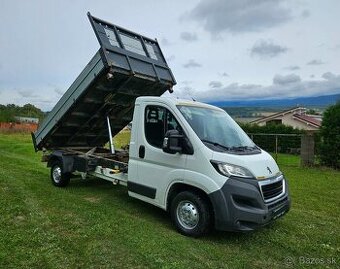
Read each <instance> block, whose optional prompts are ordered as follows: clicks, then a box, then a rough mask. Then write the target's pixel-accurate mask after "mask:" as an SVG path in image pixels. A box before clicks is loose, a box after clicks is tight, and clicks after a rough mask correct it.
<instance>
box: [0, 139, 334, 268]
mask: <svg viewBox="0 0 340 269" xmlns="http://www.w3.org/2000/svg"><path fill="white" fill-rule="evenodd" d="M123 140H124V139H123ZM120 143H121V144H123V142H122V141H121V142H120ZM281 157H282V158H281ZM279 165H280V167H281V169H282V170H283V171H284V173H285V174H286V176H287V177H288V179H289V180H290V182H289V183H290V190H291V195H292V200H293V204H292V209H291V211H290V212H289V213H288V214H287V215H286V216H285V217H284V218H282V219H279V220H278V221H276V222H275V223H274V224H272V225H270V226H268V227H265V228H263V229H261V230H259V231H256V232H253V233H247V234H241V233H228V232H216V231H215V232H213V233H211V234H209V235H208V236H206V237H203V238H200V239H193V238H188V237H185V236H182V235H180V234H178V233H177V232H176V231H175V229H174V228H173V226H172V225H171V222H170V219H169V217H168V215H167V214H166V213H165V212H163V211H162V210H160V209H158V208H155V207H153V206H150V205H148V204H145V203H143V202H140V201H138V200H134V199H132V198H130V197H128V195H127V190H126V188H124V187H121V186H113V185H112V184H110V183H109V182H106V181H102V180H99V179H87V180H81V179H74V180H73V181H71V183H70V185H69V186H68V187H66V188H56V187H53V186H52V184H51V183H50V179H49V170H48V169H47V168H46V167H45V164H44V163H41V162H40V154H39V153H34V150H33V146H32V144H31V141H30V137H29V135H20V134H16V135H6V134H0V268H339V266H340V259H339V256H340V255H339V254H340V246H339V234H340V229H339V228H340V217H339V206H340V203H339V197H340V172H337V171H334V170H330V169H321V168H300V167H298V159H297V157H291V156H280V158H279ZM332 258H333V260H332ZM307 262H308V263H307ZM334 262H336V264H335V263H334ZM309 263H313V264H309ZM314 263H316V264H314Z"/></svg>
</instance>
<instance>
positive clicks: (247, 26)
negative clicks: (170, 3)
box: [186, 0, 292, 34]
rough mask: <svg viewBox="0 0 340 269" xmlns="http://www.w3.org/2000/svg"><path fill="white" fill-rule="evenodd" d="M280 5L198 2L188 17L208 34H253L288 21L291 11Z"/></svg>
mask: <svg viewBox="0 0 340 269" xmlns="http://www.w3.org/2000/svg"><path fill="white" fill-rule="evenodd" d="M283 3H284V1H281V0H277V1H270V0H257V1H254V0H228V1H226V0H201V1H200V2H199V3H198V4H197V6H196V7H195V8H193V9H192V10H191V12H190V13H189V14H187V15H186V16H188V17H189V18H190V19H193V20H196V21H198V22H199V23H201V24H202V25H203V27H204V29H205V30H207V31H208V32H210V33H212V34H219V33H222V32H231V33H242V32H256V31H262V30H264V29H267V28H272V27H275V26H278V25H280V24H283V23H285V22H287V21H289V20H290V19H291V18H292V16H291V10H290V9H289V8H286V7H285V6H284V4H283Z"/></svg>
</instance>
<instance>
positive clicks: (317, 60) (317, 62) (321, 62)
mask: <svg viewBox="0 0 340 269" xmlns="http://www.w3.org/2000/svg"><path fill="white" fill-rule="evenodd" d="M321 64H324V62H323V61H321V60H319V59H314V60H311V61H310V62H308V63H307V65H321Z"/></svg>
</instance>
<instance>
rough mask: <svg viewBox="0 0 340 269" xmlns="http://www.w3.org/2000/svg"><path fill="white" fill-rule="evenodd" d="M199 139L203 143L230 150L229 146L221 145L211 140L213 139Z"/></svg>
mask: <svg viewBox="0 0 340 269" xmlns="http://www.w3.org/2000/svg"><path fill="white" fill-rule="evenodd" d="M201 141H202V142H204V143H208V144H211V145H214V146H215V147H220V148H222V149H224V150H230V148H229V147H227V146H224V145H221V144H219V143H217V142H213V141H210V140H206V139H201Z"/></svg>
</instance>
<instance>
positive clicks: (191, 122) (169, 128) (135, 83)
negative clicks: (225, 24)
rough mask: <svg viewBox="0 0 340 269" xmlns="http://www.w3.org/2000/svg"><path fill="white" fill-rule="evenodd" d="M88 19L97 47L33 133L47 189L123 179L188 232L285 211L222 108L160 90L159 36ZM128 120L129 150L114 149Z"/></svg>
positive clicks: (258, 159)
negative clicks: (77, 181) (46, 170)
mask: <svg viewBox="0 0 340 269" xmlns="http://www.w3.org/2000/svg"><path fill="white" fill-rule="evenodd" d="M88 17H89V20H90V22H91V25H92V27H93V29H94V32H95V34H96V36H97V39H98V41H99V43H100V49H99V51H98V52H97V53H96V54H95V55H94V57H93V58H92V60H91V61H90V62H89V63H88V65H87V66H86V67H85V68H84V70H83V71H82V72H81V74H80V75H79V76H78V77H77V79H76V80H75V81H74V83H73V84H72V85H71V86H70V88H69V89H68V90H67V91H66V92H65V94H64V95H63V96H62V97H61V99H60V100H59V101H58V103H57V104H56V105H55V107H54V108H53V109H52V111H51V112H50V113H49V114H48V115H47V117H46V118H45V120H44V121H43V122H42V123H41V124H40V126H39V128H38V130H37V131H36V132H35V133H32V140H33V144H34V148H35V150H36V151H43V156H42V160H43V161H45V162H47V167H50V169H51V180H52V183H53V184H54V185H55V186H57V187H64V186H66V185H67V184H69V182H70V179H71V177H72V175H79V176H81V177H82V178H86V177H89V176H92V177H98V178H102V179H104V180H108V181H110V182H112V183H113V184H115V185H124V186H126V187H127V191H128V195H129V196H131V197H134V198H137V199H140V200H142V201H144V202H147V203H150V204H152V205H155V206H157V207H160V208H162V209H164V210H166V211H168V212H169V213H170V215H171V219H172V221H173V223H174V225H175V227H176V228H177V230H178V231H179V232H180V233H182V234H184V235H188V236H194V237H196V236H200V235H202V234H204V233H206V232H207V231H209V229H210V228H213V227H214V228H216V229H218V230H224V231H252V230H254V229H256V228H259V227H261V226H264V225H266V224H268V223H271V222H272V221H274V220H275V219H277V218H279V217H281V216H283V215H284V214H285V213H287V212H288V210H289V208H290V203H291V201H290V196H289V191H288V183H287V179H286V177H285V176H284V174H283V173H282V172H281V171H280V169H279V167H278V166H277V164H276V162H275V161H274V159H273V158H272V157H271V155H270V154H268V153H267V152H265V151H264V150H262V149H261V148H259V147H258V146H256V145H255V144H254V142H253V141H252V140H251V139H250V138H249V137H248V136H247V135H246V133H245V132H244V131H243V130H242V129H241V128H240V127H239V126H238V125H237V123H236V122H235V121H234V120H233V119H232V118H231V117H230V116H229V115H228V114H227V113H226V112H225V111H224V110H222V109H220V108H217V107H214V106H211V105H208V104H204V103H200V102H196V101H188V100H181V99H176V98H171V97H161V95H162V94H163V93H165V92H166V91H170V92H172V89H173V86H174V85H175V84H176V81H175V78H174V76H173V74H172V72H171V70H170V68H169V67H168V65H167V63H166V60H165V57H164V55H163V53H162V51H161V49H160V46H159V44H158V42H157V40H154V39H150V38H147V37H145V36H142V35H140V34H137V33H134V32H131V31H129V30H126V29H124V28H121V27H119V26H117V25H114V24H111V23H108V22H105V21H103V20H100V19H98V18H95V17H93V16H92V15H91V14H90V13H88ZM130 122H131V123H132V127H131V140H130V143H129V145H128V148H127V149H115V148H114V144H113V137H114V136H115V135H116V134H118V133H119V132H120V131H121V130H122V129H123V128H124V127H125V126H126V125H127V124H129V123H130Z"/></svg>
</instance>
